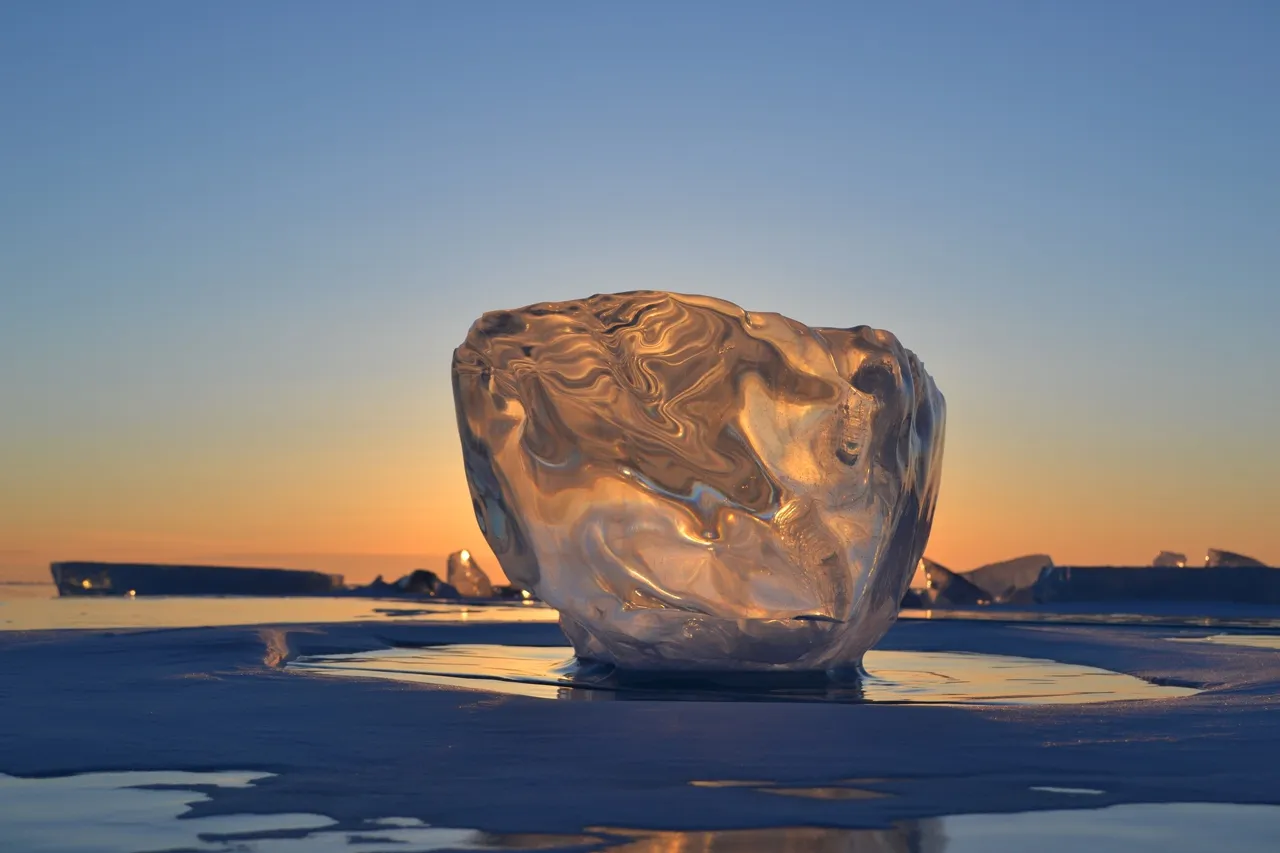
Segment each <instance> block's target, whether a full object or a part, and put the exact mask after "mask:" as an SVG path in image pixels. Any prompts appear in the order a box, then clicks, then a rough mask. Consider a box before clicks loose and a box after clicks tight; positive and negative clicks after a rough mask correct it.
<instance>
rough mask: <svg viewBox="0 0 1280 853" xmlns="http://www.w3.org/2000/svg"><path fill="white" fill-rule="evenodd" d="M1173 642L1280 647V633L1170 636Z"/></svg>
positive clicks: (1266, 647)
mask: <svg viewBox="0 0 1280 853" xmlns="http://www.w3.org/2000/svg"><path fill="white" fill-rule="evenodd" d="M1169 639H1171V640H1172V641H1173V642H1175V643H1215V644H1217V645H1220V646H1249V647H1250V648H1255V649H1280V634H1214V635H1213V636H1211V637H1170V638H1169Z"/></svg>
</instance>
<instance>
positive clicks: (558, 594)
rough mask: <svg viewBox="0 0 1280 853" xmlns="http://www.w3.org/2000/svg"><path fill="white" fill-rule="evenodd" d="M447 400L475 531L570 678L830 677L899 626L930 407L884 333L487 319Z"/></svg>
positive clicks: (683, 318)
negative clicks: (548, 630) (603, 672)
mask: <svg viewBox="0 0 1280 853" xmlns="http://www.w3.org/2000/svg"><path fill="white" fill-rule="evenodd" d="M453 384H454V396H455V401H456V404H457V410H458V426H459V431H460V433H461V438H462V447H463V455H464V459H465V463H466V473H467V480H468V483H469V485H470V489H471V494H472V498H473V501H474V506H475V511H476V517H477V519H478V521H479V523H480V526H481V529H482V530H483V531H484V534H485V536H486V538H487V539H488V542H489V544H490V546H492V548H493V550H494V552H495V553H496V554H497V556H498V559H499V561H500V562H501V564H502V568H503V570H504V571H505V572H506V574H507V577H508V578H510V579H511V580H512V582H513V583H516V584H518V585H520V586H523V587H524V588H526V589H530V590H532V591H533V592H535V593H536V594H537V595H538V597H539V598H541V599H542V600H544V601H546V602H547V603H548V604H550V605H551V606H552V607H554V608H556V609H557V610H558V611H560V614H561V624H562V627H563V628H564V631H565V633H566V634H567V635H568V637H569V639H570V640H571V641H572V643H573V645H574V648H575V649H576V651H577V653H578V654H579V655H580V656H582V657H585V658H589V659H593V660H600V661H604V662H608V663H613V664H616V665H619V666H622V667H626V668H639V669H722V670H723V669H752V670H784V669H785V670H823V669H837V668H842V667H852V666H855V665H857V663H858V662H859V661H860V660H861V657H862V655H863V653H864V652H865V651H866V650H867V649H868V648H870V647H871V646H872V645H873V644H874V643H875V642H876V641H877V640H878V639H879V638H880V637H881V636H882V635H883V634H884V632H885V631H886V630H887V629H888V627H889V625H890V624H891V623H892V622H893V619H894V617H895V615H896V614H897V610H898V606H899V602H900V601H901V599H902V595H903V593H904V592H905V591H906V588H907V584H908V581H909V580H910V576H911V573H912V572H913V571H914V570H915V567H916V564H917V562H918V561H919V559H920V557H921V554H922V552H923V550H924V546H925V542H926V541H927V538H928V534H929V528H930V524H931V522H932V517H933V507H934V503H935V500H936V497H937V491H938V481H939V472H940V466H941V461H942V444H943V430H944V419H945V404H944V402H943V398H942V395H941V394H940V393H939V392H938V390H937V388H936V387H935V386H934V383H933V380H932V379H931V378H930V377H929V375H928V374H927V373H926V372H925V370H924V368H923V366H922V365H921V363H920V362H919V360H918V359H917V358H916V357H915V356H914V355H913V354H912V353H911V352H910V351H908V350H907V349H905V348H904V347H903V346H902V345H901V344H900V343H899V342H898V340H897V339H896V338H895V337H894V336H893V335H892V334H890V333H888V332H884V331H880V330H876V329H871V328H868V327H866V326H859V327H855V328H851V329H833V328H810V327H808V326H804V325H802V324H800V323H798V322H796V321H794V320H789V319H787V318H786V317H782V316H781V315H778V314H757V313H750V312H747V311H744V310H742V309H741V308H738V307H737V306H735V305H732V304H730V303H728V302H724V301H721V300H717V299H710V298H707V297H700V296H681V295H676V294H670V293H662V292H655V291H641V292H634V293H625V294H616V295H597V296H593V297H591V298H589V299H582V300H575V301H570V302H559V303H543V304H540V305H532V306H529V307H526V308H523V309H519V310H515V311H497V312H492V313H489V314H486V315H485V316H484V317H482V318H481V319H480V320H479V321H477V322H476V323H475V325H474V326H473V327H472V328H471V331H470V333H469V334H468V336H467V339H466V341H465V342H464V343H463V344H462V346H460V347H459V348H458V350H457V351H456V353H455V354H454V361H453Z"/></svg>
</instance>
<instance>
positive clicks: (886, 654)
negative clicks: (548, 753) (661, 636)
mask: <svg viewBox="0 0 1280 853" xmlns="http://www.w3.org/2000/svg"><path fill="white" fill-rule="evenodd" d="M865 666H866V674H865V675H864V677H863V678H861V679H859V680H858V681H857V682H851V683H847V684H840V683H832V682H829V681H827V680H826V678H825V676H822V675H821V674H820V673H818V674H812V675H808V674H797V676H796V677H795V678H792V679H789V680H788V681H786V682H780V681H778V680H777V679H770V680H767V681H765V680H762V679H761V678H760V677H759V676H754V677H752V678H744V677H743V676H741V675H725V676H719V675H714V674H702V675H699V676H696V677H694V676H688V677H684V676H681V677H677V676H672V675H670V674H663V675H661V676H657V675H654V676H651V677H649V678H646V677H645V676H643V675H638V674H636V673H625V674H624V673H618V672H616V671H615V670H614V669H613V668H611V667H608V666H602V665H597V664H580V663H578V662H577V661H576V660H575V659H574V658H573V657H571V650H570V649H568V648H564V647H554V646H552V647H533V646H502V645H483V644H476V645H441V646H429V647H424V648H395V649H384V650H378V651H372V652H360V653H356V654H344V655H317V656H310V657H299V658H298V659H296V660H294V661H293V662H292V663H290V664H289V667H290V668H291V669H295V670H299V671H307V672H314V673H318V674H323V675H336V676H349V677H363V678H386V679H392V680H397V681H416V682H420V683H425V684H437V685H444V686H450V687H464V688H471V689H478V690H488V691H493V692H498V693H509V694H516V695H521V696H531V697H534V698H542V699H556V698H560V699H610V698H616V699H684V700H717V699H727V700H756V701H833V702H888V703H908V702H909V703H920V704H991V705H1042V704H1079V703H1089V702H1111V701H1122V700H1141V699H1170V698H1176V697H1181V696H1189V695H1192V694H1194V693H1196V692H1198V691H1197V690H1195V689H1193V688H1188V687H1171V686H1165V685H1157V684H1152V683H1151V682H1148V681H1144V680H1142V679H1140V678H1136V677H1134V676H1131V675H1124V674H1122V673H1117V672H1110V671H1108V670H1105V669H1098V668H1096V667H1089V666H1079V665H1076V664H1067V663H1060V662H1058V661H1052V660H1041V659H1035V658H1021V657H1012V656H1006V655H982V654H964V653H955V652H896V651H876V650H872V651H870V652H868V653H867V655H866V658H865ZM801 675H806V676H808V677H806V678H801V677H800V676H801Z"/></svg>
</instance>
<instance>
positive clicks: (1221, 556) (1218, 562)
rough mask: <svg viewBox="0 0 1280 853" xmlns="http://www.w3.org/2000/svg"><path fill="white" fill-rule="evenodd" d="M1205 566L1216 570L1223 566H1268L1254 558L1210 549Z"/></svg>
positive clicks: (1218, 549)
mask: <svg viewBox="0 0 1280 853" xmlns="http://www.w3.org/2000/svg"><path fill="white" fill-rule="evenodd" d="M1204 565H1205V568H1208V569H1216V568H1220V567H1223V566H1263V567H1265V566H1266V565H1267V564H1266V563H1264V562H1262V561H1261V560H1255V559H1254V558H1253V557H1246V556H1245V555H1244V554H1237V553H1235V552H1233V551H1223V550H1222V549H1220V548H1210V549H1209V552H1208V553H1207V554H1205V556H1204Z"/></svg>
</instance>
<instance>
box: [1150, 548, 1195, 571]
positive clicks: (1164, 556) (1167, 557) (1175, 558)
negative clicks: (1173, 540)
mask: <svg viewBox="0 0 1280 853" xmlns="http://www.w3.org/2000/svg"><path fill="white" fill-rule="evenodd" d="M1186 564H1187V555H1186V554H1179V553H1178V552H1177V551H1161V552H1160V553H1159V554H1156V558H1155V559H1154V560H1152V561H1151V565H1153V566H1156V567H1161V568H1169V569H1180V568H1182V567H1183V566H1185V565H1186Z"/></svg>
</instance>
